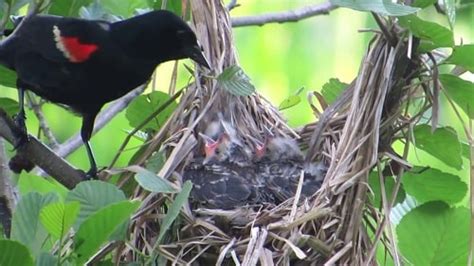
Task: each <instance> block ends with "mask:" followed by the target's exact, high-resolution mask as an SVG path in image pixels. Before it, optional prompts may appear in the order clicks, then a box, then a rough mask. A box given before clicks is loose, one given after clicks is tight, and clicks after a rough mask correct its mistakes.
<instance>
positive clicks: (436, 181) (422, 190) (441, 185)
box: [402, 167, 467, 205]
mask: <svg viewBox="0 0 474 266" xmlns="http://www.w3.org/2000/svg"><path fill="white" fill-rule="evenodd" d="M402 182H403V187H404V188H405V190H406V192H407V193H408V194H409V195H411V196H413V197H415V198H416V200H417V202H419V203H425V202H428V201H443V202H446V203H447V204H450V205H453V204H455V203H458V202H459V201H461V200H462V199H463V198H464V196H465V195H466V193H467V184H466V183H464V182H462V181H461V179H460V178H459V177H458V176H456V175H453V174H449V173H445V172H442V171H440V170H438V169H434V168H429V169H426V170H422V168H421V167H415V168H414V169H412V170H411V171H410V172H407V173H405V174H404V175H403V178H402Z"/></svg>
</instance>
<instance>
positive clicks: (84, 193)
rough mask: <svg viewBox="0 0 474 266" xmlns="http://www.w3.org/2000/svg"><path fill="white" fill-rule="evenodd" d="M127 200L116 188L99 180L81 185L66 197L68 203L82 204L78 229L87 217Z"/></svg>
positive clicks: (77, 223) (75, 226)
mask: <svg viewBox="0 0 474 266" xmlns="http://www.w3.org/2000/svg"><path fill="white" fill-rule="evenodd" d="M123 200H125V195H124V194H123V192H122V191H120V189H118V188H117V187H116V186H114V185H112V184H109V183H106V182H103V181H98V180H93V181H85V182H81V183H79V184H78V185H77V186H76V187H75V188H74V189H73V190H71V192H70V193H69V194H68V195H67V197H66V202H73V201H78V202H79V203H80V204H81V210H80V211H79V217H78V219H77V222H76V224H75V225H74V228H77V227H78V226H79V225H80V224H81V223H82V222H83V221H84V220H85V219H86V218H87V217H89V216H90V215H92V214H93V213H95V212H96V211H98V210H100V209H102V208H103V207H105V206H107V205H110V204H113V203H116V202H119V201H123Z"/></svg>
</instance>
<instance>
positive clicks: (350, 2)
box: [330, 0, 420, 16]
mask: <svg viewBox="0 0 474 266" xmlns="http://www.w3.org/2000/svg"><path fill="white" fill-rule="evenodd" d="M330 2H331V3H333V4H335V5H338V6H342V7H347V8H351V9H354V10H359V11H372V12H375V13H378V14H381V15H384V16H404V15H409V14H413V13H415V12H417V11H419V10H420V9H419V8H415V7H411V6H404V5H399V4H396V3H393V2H392V1H391V0H331V1H330Z"/></svg>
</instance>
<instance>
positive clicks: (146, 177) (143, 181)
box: [127, 166, 176, 193]
mask: <svg viewBox="0 0 474 266" xmlns="http://www.w3.org/2000/svg"><path fill="white" fill-rule="evenodd" d="M127 169H128V170H130V171H133V172H135V173H137V174H136V175H135V180H136V181H137V182H138V184H139V185H140V186H141V187H142V188H144V189H146V190H148V191H150V192H155V193H174V192H176V190H175V189H174V188H173V186H171V184H170V183H169V181H168V180H165V179H163V178H161V177H159V176H157V175H156V174H154V173H153V172H150V171H148V170H147V169H145V168H142V167H140V166H130V167H127Z"/></svg>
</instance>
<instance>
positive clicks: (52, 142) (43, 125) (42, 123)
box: [26, 93, 59, 149]
mask: <svg viewBox="0 0 474 266" xmlns="http://www.w3.org/2000/svg"><path fill="white" fill-rule="evenodd" d="M26 96H27V98H28V102H29V103H30V106H31V109H33V112H34V113H35V116H36V118H37V119H38V122H39V127H40V130H41V131H43V133H44V136H45V137H46V139H47V140H48V145H49V146H50V147H51V148H53V149H56V148H57V147H58V145H59V143H58V141H57V140H56V138H55V137H54V135H53V132H52V131H51V129H50V128H49V126H48V123H47V122H46V119H45V117H44V114H43V110H41V104H39V103H38V102H37V101H36V99H35V98H34V97H33V96H32V95H31V93H26ZM38 138H39V136H38Z"/></svg>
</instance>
